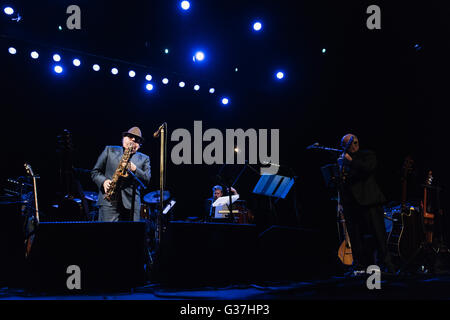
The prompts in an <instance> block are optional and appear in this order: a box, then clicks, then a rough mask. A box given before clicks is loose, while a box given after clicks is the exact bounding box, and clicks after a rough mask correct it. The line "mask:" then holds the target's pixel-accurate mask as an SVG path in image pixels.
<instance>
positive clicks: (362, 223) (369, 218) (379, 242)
mask: <svg viewBox="0 0 450 320" xmlns="http://www.w3.org/2000/svg"><path fill="white" fill-rule="evenodd" d="M344 215H345V218H346V222H347V229H348V233H349V237H350V244H351V247H352V255H353V260H354V264H355V265H360V266H365V267H367V266H369V265H372V264H377V265H380V264H383V265H389V264H390V263H391V257H390V254H389V251H388V249H387V235H386V228H385V225H384V210H383V207H382V206H381V205H378V206H360V205H358V204H355V203H352V204H346V205H345V206H344ZM375 253H376V255H375Z"/></svg>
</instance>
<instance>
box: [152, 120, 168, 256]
mask: <svg viewBox="0 0 450 320" xmlns="http://www.w3.org/2000/svg"><path fill="white" fill-rule="evenodd" d="M166 134H167V123H166V122H164V123H163V124H162V125H161V126H160V127H159V129H158V131H157V132H155V133H154V134H153V137H155V138H156V137H158V136H159V135H160V136H161V139H160V146H161V147H160V165H159V213H158V214H157V216H156V224H157V226H156V230H157V231H156V232H157V236H156V247H157V248H158V247H159V244H160V242H161V231H162V226H161V214H162V212H163V210H164V187H165V182H166V177H165V175H166V153H167V139H166Z"/></svg>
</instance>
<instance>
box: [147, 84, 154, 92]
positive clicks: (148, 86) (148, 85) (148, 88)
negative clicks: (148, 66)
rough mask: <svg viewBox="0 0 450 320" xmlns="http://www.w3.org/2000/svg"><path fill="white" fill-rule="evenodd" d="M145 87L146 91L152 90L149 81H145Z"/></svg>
mask: <svg viewBox="0 0 450 320" xmlns="http://www.w3.org/2000/svg"><path fill="white" fill-rule="evenodd" d="M145 89H147V91H152V90H153V85H152V84H151V83H147V84H146V85H145Z"/></svg>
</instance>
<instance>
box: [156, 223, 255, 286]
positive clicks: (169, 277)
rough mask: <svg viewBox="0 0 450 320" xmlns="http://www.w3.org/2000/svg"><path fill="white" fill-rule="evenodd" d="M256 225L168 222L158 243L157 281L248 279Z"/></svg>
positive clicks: (198, 282)
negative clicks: (164, 233) (160, 241)
mask: <svg viewBox="0 0 450 320" xmlns="http://www.w3.org/2000/svg"><path fill="white" fill-rule="evenodd" d="M256 240H257V232H256V226H255V225H250V224H233V223H214V222H211V223H205V222H184V221H172V222H170V223H169V226H168V229H167V232H166V235H165V236H164V238H163V239H162V243H161V255H160V259H159V262H160V264H159V268H158V270H159V272H158V279H157V280H158V281H160V282H163V283H166V284H169V285H170V284H175V285H180V284H183V285H188V286H190V285H205V284H219V283H233V282H241V281H246V280H250V279H252V276H253V274H254V268H255V267H256V266H255V265H254V262H255V253H256Z"/></svg>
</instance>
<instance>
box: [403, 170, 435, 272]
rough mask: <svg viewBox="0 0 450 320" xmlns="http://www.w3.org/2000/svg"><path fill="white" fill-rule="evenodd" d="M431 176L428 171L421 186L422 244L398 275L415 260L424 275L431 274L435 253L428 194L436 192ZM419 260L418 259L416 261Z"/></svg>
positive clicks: (432, 217)
mask: <svg viewBox="0 0 450 320" xmlns="http://www.w3.org/2000/svg"><path fill="white" fill-rule="evenodd" d="M432 182H433V175H432V171H431V170H429V171H428V174H427V177H426V180H425V184H423V187H424V190H423V201H422V203H421V212H422V214H421V218H422V227H423V229H422V232H423V233H422V238H423V240H422V242H421V244H420V246H419V248H418V249H417V250H416V252H415V253H414V254H413V255H412V256H411V257H410V259H408V261H407V262H406V264H405V265H404V266H403V267H402V268H401V270H399V271H398V273H400V272H401V271H403V270H404V269H406V268H407V267H408V266H409V265H410V264H412V263H413V262H415V261H416V260H417V262H418V264H419V266H420V271H421V272H424V273H429V272H433V270H432V269H433V265H434V262H435V261H434V260H435V259H434V258H435V254H436V251H434V248H433V227H434V216H435V215H434V213H432V211H431V201H430V193H431V191H432V190H438V189H437V188H436V187H434V186H432ZM417 258H419V259H417Z"/></svg>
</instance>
